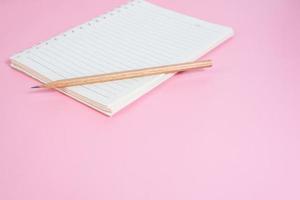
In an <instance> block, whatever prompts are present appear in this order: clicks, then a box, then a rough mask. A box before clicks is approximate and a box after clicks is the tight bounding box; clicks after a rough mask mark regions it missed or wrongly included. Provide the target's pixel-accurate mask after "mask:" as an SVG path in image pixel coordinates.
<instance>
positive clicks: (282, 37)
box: [0, 0, 300, 200]
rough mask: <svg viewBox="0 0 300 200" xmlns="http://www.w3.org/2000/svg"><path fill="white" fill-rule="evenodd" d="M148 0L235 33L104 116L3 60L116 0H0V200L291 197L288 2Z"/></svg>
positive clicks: (292, 74) (299, 123) (293, 25)
mask: <svg viewBox="0 0 300 200" xmlns="http://www.w3.org/2000/svg"><path fill="white" fill-rule="evenodd" d="M151 2H155V3H158V4H160V5H163V6H165V7H168V8H170V9H174V10H177V11H180V12H182V13H186V14H189V15H191V16H195V17H198V18H201V19H205V20H208V21H211V22H216V23H220V24H224V25H228V26H232V27H233V28H234V29H235V31H236V35H235V37H234V38H233V39H231V40H229V41H228V42H226V43H225V44H224V45H222V46H221V47H219V48H217V49H216V50H214V51H213V52H211V53H210V54H209V55H207V56H206V58H212V59H213V60H214V63H215V66H214V68H212V69H209V70H205V71H204V72H195V73H183V74H180V75H177V76H175V77H174V78H172V79H171V80H169V81H168V82H166V83H164V84H163V85H161V86H159V87H158V88H157V89H155V90H154V91H152V92H150V93H149V94H147V95H146V96H144V97H143V98H141V99H140V100H138V101H137V102H135V103H134V104H132V105H130V106H129V107H127V108H126V109H124V110H123V111H121V112H120V113H118V114H117V115H115V116H114V117H112V118H108V117H106V116H104V115H102V114H100V113H99V112H96V111H94V110H92V109H90V108H88V107H86V106H85V105H82V104H80V103H78V102H76V101H74V100H72V99H70V98H68V97H66V96H64V95H62V94H60V93H58V92H54V91H47V92H45V91H44V92H42V91H41V92H34V91H32V90H30V89H29V87H30V86H32V85H35V84H37V82H36V81H34V80H33V79H31V78H29V77H27V76H25V75H23V74H21V73H19V72H17V71H15V70H13V69H11V68H10V67H9V62H8V57H9V56H11V55H12V54H14V53H15V52H18V51H20V50H22V49H24V48H27V47H30V46H31V45H33V44H35V43H37V42H39V41H42V40H45V39H47V38H48V37H50V36H53V35H55V34H57V33H59V32H62V31H64V30H65V29H67V28H70V27H72V26H74V25H77V24H79V23H82V22H85V21H87V20H88V19H90V18H92V17H95V16H96V15H98V14H102V13H104V12H107V11H109V10H111V9H112V8H114V7H116V6H119V5H121V4H123V3H125V0H114V1H111V0H106V1H102V0H101V1H100V0H49V1H45V0H26V1H23V0H1V1H0V15H1V16H0V25H1V27H0V77H1V78H0V91H1V98H0V199H1V200H17V199H18V200H19V199H23V200H41V199H43V200H48V199H49V200H50V199H51V200H53V199H55V200H62V199H64V200H65V199H72V200H77V199H78V200H79V199H80V200H81V199H84V200H87V199H89V200H96V199H97V200H99V199H105V200H110V199H112V200H117V199H118V200H119V199H128V200H140V199H155V200H159V199H206V200H212V199H228V200H240V199H243V200H250V199H278V200H279V199H290V200H291V199H292V200H293V199H300V189H299V185H300V181H299V180H300V160H299V158H300V135H299V133H300V103H299V102H300V88H299V86H300V66H299V64H300V55H299V52H300V39H299V36H300V23H299V19H300V12H299V10H300V1H298V0H270V1H267V0H261V1H248V0H242V1H238V0H236V1H234V0H219V1H218V0H199V1H196V0H194V1H193V0H177V1H171V0H161V1H159V0H153V1H152V0H151Z"/></svg>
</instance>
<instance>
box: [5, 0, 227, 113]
mask: <svg viewBox="0 0 300 200" xmlns="http://www.w3.org/2000/svg"><path fill="white" fill-rule="evenodd" d="M232 35H233V30H232V29H231V28H229V27H225V26H221V25H217V24H213V23H209V22H206V21H203V20H199V19H196V18H193V17H189V16H186V15H183V14H179V13H177V12H174V11H171V10H168V9H165V8H162V7H160V6H157V5H154V4H152V3H149V2H147V1H143V0H134V1H131V2H129V3H127V4H126V5H123V6H121V7H119V8H117V9H115V10H113V11H112V12H109V13H107V14H104V15H101V16H98V17H96V18H94V19H92V20H90V21H88V22H86V23H84V24H82V25H79V26H77V27H75V28H72V29H70V30H68V31H66V32H64V33H62V34H59V35H57V36H55V37H52V38H50V39H49V40H47V41H45V42H42V43H40V44H38V45H36V46H34V47H32V48H29V49H26V50H24V51H22V52H20V53H17V54H16V55H14V56H12V57H11V58H10V59H11V65H12V67H13V68H15V69H17V70H20V71H22V72H24V73H26V74H27V75H29V76H31V77H33V78H35V79H37V80H39V81H41V82H43V83H45V82H49V81H54V80H59V79H66V78H72V77H80V76H87V75H95V74H102V73H109V72H117V71H123V70H132V69H140V68H145V67H153V66H161V65H169V64H176V63H183V62H189V61H194V60H196V59H197V58H199V57H200V56H202V55H204V54H205V53H207V52H208V51H209V50H211V49H213V48H215V47H216V46H218V45H219V44H221V43H222V42H224V41H225V40H226V39H228V38H230V37H231V36H232ZM172 75H173V74H162V75H155V76H149V77H142V78H134V79H128V80H120V81H112V82H107V83H99V84H92V85H83V86H74V87H68V88H63V89H59V91H60V92H62V93H64V94H66V95H68V96H70V97H72V98H74V99H76V100H78V101H80V102H82V103H84V104H86V105H88V106H90V107H92V108H94V109H96V110H98V111H100V112H103V113H105V114H107V115H110V116H111V115H113V114H114V113H116V112H118V111H119V110H121V109H122V108H124V107H125V106H126V105H128V104H130V103H131V102H133V101H134V100H136V99H138V98H139V97H141V96H142V95H144V94H145V93H147V92H148V91H150V90H152V89H153V88H154V87H156V86H157V85H159V84H160V83H162V82H163V81H165V80H167V79H168V78H170V77H171V76H172Z"/></svg>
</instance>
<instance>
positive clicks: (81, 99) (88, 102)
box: [10, 58, 112, 116]
mask: <svg viewBox="0 0 300 200" xmlns="http://www.w3.org/2000/svg"><path fill="white" fill-rule="evenodd" d="M10 66H11V67H12V68H13V69H15V70H18V71H20V72H22V73H24V74H26V75H28V76H29V77H31V78H33V79H35V80H37V81H40V82H41V83H46V82H48V81H50V80H49V79H48V78H46V77H45V76H43V75H41V74H39V73H38V72H36V71H34V70H33V69H31V68H29V67H28V66H25V65H23V64H21V63H18V62H17V61H15V60H14V59H12V58H11V59H10ZM56 90H57V91H59V92H60V93H62V94H64V95H67V96H69V97H71V98H73V99H75V100H76V101H78V102H80V103H82V104H84V105H87V106H89V107H90V108H93V109H94V110H96V111H99V112H101V113H103V114H105V115H107V116H112V111H111V110H110V109H109V108H107V107H106V106H104V105H102V104H100V103H99V102H94V101H93V100H92V99H89V98H87V97H84V96H82V95H80V94H78V93H76V92H74V91H72V90H71V89H67V88H64V89H56Z"/></svg>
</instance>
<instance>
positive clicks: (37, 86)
mask: <svg viewBox="0 0 300 200" xmlns="http://www.w3.org/2000/svg"><path fill="white" fill-rule="evenodd" d="M31 88H41V86H39V85H36V86H32V87H31Z"/></svg>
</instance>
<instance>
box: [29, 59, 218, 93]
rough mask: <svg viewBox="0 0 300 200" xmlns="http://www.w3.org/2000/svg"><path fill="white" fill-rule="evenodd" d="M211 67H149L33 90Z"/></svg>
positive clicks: (191, 64)
mask: <svg viewBox="0 0 300 200" xmlns="http://www.w3.org/2000/svg"><path fill="white" fill-rule="evenodd" d="M211 66H212V61H211V60H205V61H199V62H189V63H181V64H176V65H166V66H159V67H151V68H145V69H138V70H128V71H122V72H114V73H108V74H100V75H92V76H85V77H78V78H70V79H64V80H57V81H52V82H49V83H46V84H43V85H41V86H35V87H34V88H49V89H50V88H63V87H70V86H76V85H86V84H93V83H103V82H108V81H115V80H122V79H129V78H137V77H143V76H151V75H157V74H165V73H175V72H180V71H187V70H192V69H200V68H206V67H211Z"/></svg>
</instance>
